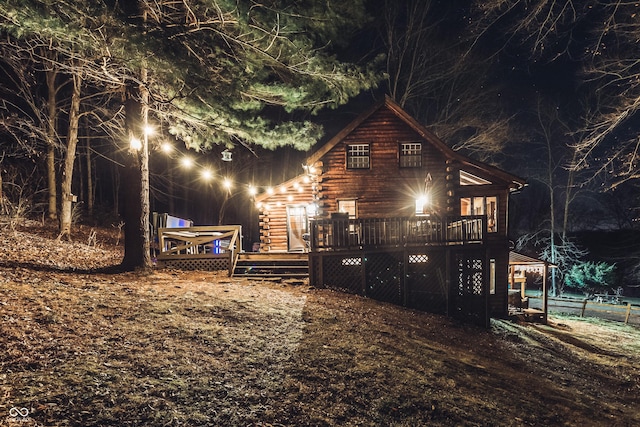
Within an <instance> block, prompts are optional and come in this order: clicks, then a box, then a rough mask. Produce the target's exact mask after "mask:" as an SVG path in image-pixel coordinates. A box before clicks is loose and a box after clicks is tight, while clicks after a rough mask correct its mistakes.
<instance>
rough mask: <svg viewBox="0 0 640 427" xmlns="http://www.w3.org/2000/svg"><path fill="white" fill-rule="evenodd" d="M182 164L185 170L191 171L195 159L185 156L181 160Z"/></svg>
mask: <svg viewBox="0 0 640 427" xmlns="http://www.w3.org/2000/svg"><path fill="white" fill-rule="evenodd" d="M180 164H181V165H182V166H183V167H184V168H185V169H191V167H192V166H193V159H192V158H191V157H189V156H184V157H183V158H182V159H181V160H180Z"/></svg>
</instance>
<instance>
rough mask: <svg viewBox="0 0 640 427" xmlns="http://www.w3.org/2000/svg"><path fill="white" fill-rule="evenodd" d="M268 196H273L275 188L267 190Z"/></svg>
mask: <svg viewBox="0 0 640 427" xmlns="http://www.w3.org/2000/svg"><path fill="white" fill-rule="evenodd" d="M267 194H269V195H271V194H273V188H272V187H269V188H267Z"/></svg>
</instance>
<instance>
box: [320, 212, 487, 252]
mask: <svg viewBox="0 0 640 427" xmlns="http://www.w3.org/2000/svg"><path fill="white" fill-rule="evenodd" d="M485 219H486V217H485V216H458V217H451V218H437V217H412V218H363V219H322V220H315V221H311V232H310V240H311V251H312V252H314V251H325V250H350V249H355V248H363V247H377V246H388V247H392V246H411V245H415V246H421V245H430V244H431V245H446V244H447V245H448V244H469V243H479V242H482V241H483V240H484V238H485V236H486V233H487V229H486V220H485Z"/></svg>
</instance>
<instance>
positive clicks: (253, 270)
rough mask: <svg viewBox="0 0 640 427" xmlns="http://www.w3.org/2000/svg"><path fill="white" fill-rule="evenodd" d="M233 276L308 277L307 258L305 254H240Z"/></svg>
mask: <svg viewBox="0 0 640 427" xmlns="http://www.w3.org/2000/svg"><path fill="white" fill-rule="evenodd" d="M233 276H236V277H250V278H260V277H271V278H274V277H286V278H304V277H308V276H309V258H308V256H307V254H305V253H285V252H282V253H242V254H239V256H238V260H237V261H236V266H235V269H234V271H233Z"/></svg>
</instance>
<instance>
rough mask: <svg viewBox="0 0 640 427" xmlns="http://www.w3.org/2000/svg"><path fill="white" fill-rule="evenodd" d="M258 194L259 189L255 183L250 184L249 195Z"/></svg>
mask: <svg viewBox="0 0 640 427" xmlns="http://www.w3.org/2000/svg"><path fill="white" fill-rule="evenodd" d="M256 194H258V190H257V189H256V187H254V186H253V185H250V186H249V195H250V196H251V197H253V196H255V195H256Z"/></svg>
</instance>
